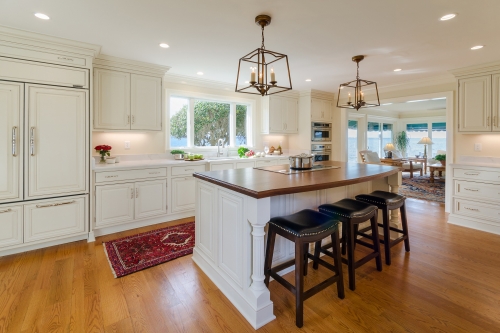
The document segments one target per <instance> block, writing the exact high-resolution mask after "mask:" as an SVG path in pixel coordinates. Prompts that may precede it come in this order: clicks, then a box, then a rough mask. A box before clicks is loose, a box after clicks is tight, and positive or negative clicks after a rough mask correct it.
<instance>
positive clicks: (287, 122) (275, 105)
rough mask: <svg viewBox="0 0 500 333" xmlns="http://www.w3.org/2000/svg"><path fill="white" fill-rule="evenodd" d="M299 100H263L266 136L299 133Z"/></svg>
mask: <svg viewBox="0 0 500 333" xmlns="http://www.w3.org/2000/svg"><path fill="white" fill-rule="evenodd" d="M298 103H299V101H298V99H296V98H290V97H279V96H268V97H264V98H263V100H262V128H261V132H262V133H264V134H293V133H298V131H299V128H298V117H299V113H298Z"/></svg>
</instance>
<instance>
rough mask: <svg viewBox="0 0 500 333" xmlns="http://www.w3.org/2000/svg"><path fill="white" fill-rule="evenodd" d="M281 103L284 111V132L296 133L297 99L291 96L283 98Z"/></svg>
mask: <svg viewBox="0 0 500 333" xmlns="http://www.w3.org/2000/svg"><path fill="white" fill-rule="evenodd" d="M283 105H284V106H285V110H286V111H285V112H283V118H284V119H283V121H284V123H285V133H298V132H299V106H298V101H297V100H296V99H293V98H284V99H283Z"/></svg>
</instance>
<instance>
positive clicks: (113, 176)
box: [104, 175, 118, 178]
mask: <svg viewBox="0 0 500 333" xmlns="http://www.w3.org/2000/svg"><path fill="white" fill-rule="evenodd" d="M116 177H118V175H114V176H104V178H116Z"/></svg>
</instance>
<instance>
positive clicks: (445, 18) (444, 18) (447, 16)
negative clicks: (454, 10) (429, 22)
mask: <svg viewBox="0 0 500 333" xmlns="http://www.w3.org/2000/svg"><path fill="white" fill-rule="evenodd" d="M455 16H457V14H446V15H445V16H443V17H441V18H440V20H441V21H448V20H451V19H452V18H454V17H455Z"/></svg>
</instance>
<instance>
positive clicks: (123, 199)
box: [95, 183, 135, 227]
mask: <svg viewBox="0 0 500 333" xmlns="http://www.w3.org/2000/svg"><path fill="white" fill-rule="evenodd" d="M95 197H96V200H95V218H96V223H95V224H96V227H101V226H107V225H114V224H120V223H125V222H130V221H133V220H134V200H135V187H134V183H126V184H113V185H100V186H96V187H95Z"/></svg>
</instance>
